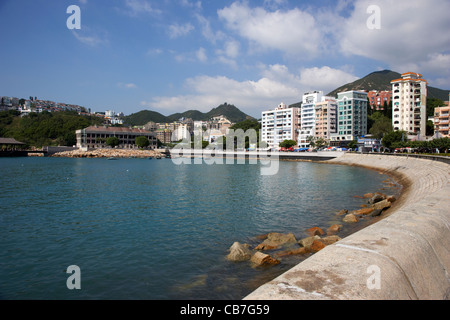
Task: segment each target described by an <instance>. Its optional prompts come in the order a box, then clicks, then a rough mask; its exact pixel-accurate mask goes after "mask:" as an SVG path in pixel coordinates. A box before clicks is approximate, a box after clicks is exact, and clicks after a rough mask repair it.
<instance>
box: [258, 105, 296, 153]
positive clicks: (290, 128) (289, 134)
mask: <svg viewBox="0 0 450 320" xmlns="http://www.w3.org/2000/svg"><path fill="white" fill-rule="evenodd" d="M299 126H300V108H297V107H288V106H286V105H285V104H284V103H281V104H279V105H278V107H277V108H275V109H274V110H269V111H263V112H262V117H261V141H264V142H266V143H267V144H268V146H269V148H272V149H278V148H279V145H280V143H281V142H283V141H284V140H295V141H297V135H298V129H299Z"/></svg>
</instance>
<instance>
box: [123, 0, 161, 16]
mask: <svg viewBox="0 0 450 320" xmlns="http://www.w3.org/2000/svg"><path fill="white" fill-rule="evenodd" d="M125 7H126V8H127V10H128V11H127V13H128V14H129V15H131V16H136V15H138V14H140V13H149V14H161V13H162V11H161V10H159V9H156V8H154V7H153V6H152V4H151V3H150V2H149V1H146V0H125Z"/></svg>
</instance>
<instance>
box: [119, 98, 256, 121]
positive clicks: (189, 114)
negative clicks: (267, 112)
mask: <svg viewBox="0 0 450 320" xmlns="http://www.w3.org/2000/svg"><path fill="white" fill-rule="evenodd" d="M222 115H223V116H225V117H226V118H227V119H228V120H230V121H231V122H234V123H236V122H240V121H244V120H246V119H253V118H252V117H250V116H249V115H247V114H245V113H244V112H242V111H241V110H239V109H238V108H237V107H236V106H234V105H232V104H227V103H226V102H225V103H223V104H221V105H220V106H218V107H216V108H213V109H212V110H211V111H209V112H207V113H203V112H200V111H198V110H188V111H185V112H182V113H174V114H172V115H170V116H167V117H166V116H164V115H162V114H161V113H159V112H156V111H150V110H142V111H139V112H136V113H133V114H131V115H129V116H126V117H124V122H125V124H126V125H131V126H143V125H145V124H146V123H148V122H150V121H152V122H159V123H169V122H173V121H178V120H179V119H180V118H191V119H192V120H194V121H207V120H209V119H211V118H212V117H216V116H222Z"/></svg>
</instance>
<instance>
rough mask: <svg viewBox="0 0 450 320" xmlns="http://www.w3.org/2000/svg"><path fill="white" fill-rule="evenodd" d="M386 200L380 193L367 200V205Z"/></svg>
mask: <svg viewBox="0 0 450 320" xmlns="http://www.w3.org/2000/svg"><path fill="white" fill-rule="evenodd" d="M384 199H386V196H385V195H383V194H381V193H375V194H374V195H373V197H372V198H370V199H369V201H368V203H369V204H374V203H377V202H380V201H382V200H384Z"/></svg>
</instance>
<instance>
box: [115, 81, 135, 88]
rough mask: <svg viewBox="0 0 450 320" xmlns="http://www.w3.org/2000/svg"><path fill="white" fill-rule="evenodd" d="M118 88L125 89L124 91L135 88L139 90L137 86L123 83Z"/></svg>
mask: <svg viewBox="0 0 450 320" xmlns="http://www.w3.org/2000/svg"><path fill="white" fill-rule="evenodd" d="M117 86H118V87H119V88H124V89H134V88H137V86H136V85H135V84H134V83H122V82H119V83H118V84H117Z"/></svg>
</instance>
